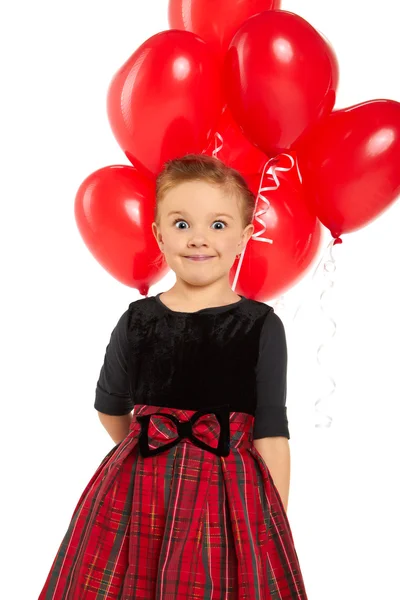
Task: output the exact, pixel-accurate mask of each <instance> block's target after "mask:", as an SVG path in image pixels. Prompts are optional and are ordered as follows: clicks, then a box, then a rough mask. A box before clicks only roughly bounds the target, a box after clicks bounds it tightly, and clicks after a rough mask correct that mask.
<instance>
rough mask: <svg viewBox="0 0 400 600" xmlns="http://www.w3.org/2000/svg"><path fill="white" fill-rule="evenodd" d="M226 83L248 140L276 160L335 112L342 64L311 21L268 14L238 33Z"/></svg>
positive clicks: (230, 102)
mask: <svg viewBox="0 0 400 600" xmlns="http://www.w3.org/2000/svg"><path fill="white" fill-rule="evenodd" d="M224 81H225V94H226V98H227V101H228V105H229V107H230V109H231V110H232V114H233V117H234V119H235V120H236V121H237V123H238V124H239V125H240V126H241V128H242V129H243V132H244V134H245V135H246V137H247V138H248V139H249V140H250V141H251V142H253V144H256V145H257V146H258V147H259V148H261V150H262V151H263V152H264V153H265V154H267V155H268V156H275V155H276V154H278V153H280V152H283V151H285V150H287V149H290V148H291V147H292V145H293V144H294V143H295V142H296V141H297V140H298V139H299V138H300V136H302V135H304V134H305V133H306V132H307V131H308V130H309V129H310V128H311V127H313V126H314V125H315V124H316V123H317V122H318V121H319V120H320V119H322V118H323V117H324V116H326V115H328V114H329V113H330V112H331V111H332V108H333V106H334V104H335V97H336V96H335V89H336V88H335V86H336V85H337V81H338V72H337V61H336V58H335V57H334V55H333V50H332V48H331V47H330V45H329V44H328V43H327V42H326V40H325V39H324V38H323V37H322V36H321V35H320V34H319V33H318V31H316V29H314V28H313V27H312V26H311V25H310V24H309V23H308V22H307V21H305V20H304V19H302V18H301V17H299V16H298V15H295V14H293V13H290V12H286V11H274V10H272V11H266V12H263V13H260V14H258V15H255V16H254V17H251V18H250V19H248V20H247V21H246V22H245V23H244V24H243V25H242V26H241V27H240V29H239V30H238V31H237V33H236V34H235V36H234V38H233V40H232V42H231V44H230V46H229V50H228V52H227V54H226V59H225V64H224Z"/></svg>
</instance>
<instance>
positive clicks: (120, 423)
mask: <svg viewBox="0 0 400 600" xmlns="http://www.w3.org/2000/svg"><path fill="white" fill-rule="evenodd" d="M98 415H99V419H100V421H101V424H102V425H103V427H104V428H105V429H106V431H107V433H108V434H109V435H110V437H111V438H112V440H113V441H114V443H115V444H119V443H120V442H122V440H124V439H125V438H126V436H127V435H128V433H129V427H130V424H131V422H132V419H133V413H131V412H130V413H128V414H127V415H117V416H116V415H107V414H104V413H101V412H100V411H98Z"/></svg>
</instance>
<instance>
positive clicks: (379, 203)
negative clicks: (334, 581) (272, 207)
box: [298, 100, 400, 238]
mask: <svg viewBox="0 0 400 600" xmlns="http://www.w3.org/2000/svg"><path fill="white" fill-rule="evenodd" d="M298 159H299V166H300V169H301V172H302V174H303V176H304V183H305V184H306V185H307V187H308V189H309V192H310V197H311V200H312V210H314V211H315V212H316V214H317V216H318V218H319V219H320V221H321V222H322V223H323V224H324V225H325V226H326V227H327V228H328V229H329V230H330V232H331V234H332V236H333V237H334V238H336V237H339V236H340V235H341V234H342V233H349V232H351V231H356V230H357V229H360V228H362V227H364V226H365V225H367V224H368V223H370V222H371V221H373V220H374V219H375V218H376V217H377V216H378V215H380V214H381V213H382V212H384V211H385V210H386V209H387V208H388V207H389V206H390V205H391V204H392V203H393V202H394V201H395V199H396V197H397V196H398V195H399V193H400V169H399V165H400V103H399V102H395V101H394V100H371V101H370V102H364V103H362V104H358V105H355V106H351V107H350V108H345V109H342V110H338V111H335V112H333V113H332V114H331V115H330V116H329V117H328V118H327V119H325V120H324V121H323V122H322V123H320V125H319V126H318V127H316V128H315V130H314V131H313V132H311V134H310V135H309V136H308V137H307V138H306V139H305V140H304V141H303V142H302V144H301V145H299V148H298Z"/></svg>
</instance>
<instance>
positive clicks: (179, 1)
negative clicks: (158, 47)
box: [168, 0, 281, 59]
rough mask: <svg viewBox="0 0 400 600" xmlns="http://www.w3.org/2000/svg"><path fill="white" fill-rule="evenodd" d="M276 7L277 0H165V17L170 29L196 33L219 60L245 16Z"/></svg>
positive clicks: (278, 4)
mask: <svg viewBox="0 0 400 600" xmlns="http://www.w3.org/2000/svg"><path fill="white" fill-rule="evenodd" d="M280 6H281V0H235V2H232V0H169V5H168V20H169V24H170V27H171V28H173V29H185V30H186V31H191V32H193V33H195V34H197V35H199V36H200V37H201V38H203V40H204V41H206V42H208V43H209V44H210V46H211V48H212V49H213V51H214V52H215V53H216V55H217V56H219V57H220V58H221V59H222V58H223V56H224V55H225V52H226V51H227V49H228V46H229V43H230V41H231V39H232V38H233V36H234V34H235V33H236V31H237V30H238V28H239V27H240V26H241V25H242V24H243V23H244V22H245V21H246V20H247V19H248V18H249V17H252V16H253V15H255V14H257V13H259V12H262V11H264V10H271V9H276V8H280Z"/></svg>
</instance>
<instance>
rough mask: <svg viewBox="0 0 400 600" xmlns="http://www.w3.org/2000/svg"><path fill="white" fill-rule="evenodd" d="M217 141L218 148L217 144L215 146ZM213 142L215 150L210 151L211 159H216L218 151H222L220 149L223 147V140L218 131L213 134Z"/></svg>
mask: <svg viewBox="0 0 400 600" xmlns="http://www.w3.org/2000/svg"><path fill="white" fill-rule="evenodd" d="M217 140H219V142H220V145H219V146H218V144H217ZM214 141H215V148H214V150H213V151H212V155H213V157H214V158H218V157H217V154H218V152H219V151H220V150H222V148H223V146H224V140H223V137H222V135H221V134H220V133H218V131H216V132H215V134H214Z"/></svg>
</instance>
